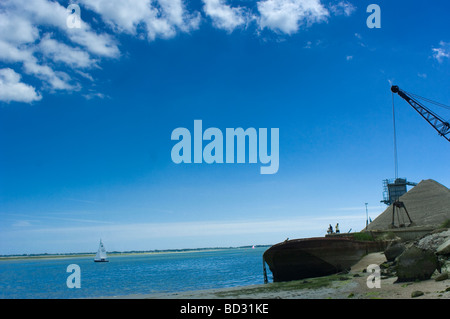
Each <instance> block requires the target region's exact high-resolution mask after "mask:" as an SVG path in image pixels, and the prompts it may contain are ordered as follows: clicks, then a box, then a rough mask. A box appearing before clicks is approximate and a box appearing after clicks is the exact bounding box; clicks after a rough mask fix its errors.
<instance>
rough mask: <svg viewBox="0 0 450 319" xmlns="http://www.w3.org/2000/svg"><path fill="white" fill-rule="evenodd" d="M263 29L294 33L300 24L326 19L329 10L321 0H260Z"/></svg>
mask: <svg viewBox="0 0 450 319" xmlns="http://www.w3.org/2000/svg"><path fill="white" fill-rule="evenodd" d="M257 5H258V11H259V13H260V18H259V25H260V27H261V28H262V29H264V28H268V29H271V30H273V31H277V32H283V33H286V34H293V33H295V32H297V31H298V30H299V28H300V26H303V25H306V26H310V25H312V24H313V23H317V22H323V21H326V20H327V18H328V16H329V12H328V10H327V9H326V8H325V7H324V6H323V5H322V4H321V3H320V0H263V1H260V2H258V4H257Z"/></svg>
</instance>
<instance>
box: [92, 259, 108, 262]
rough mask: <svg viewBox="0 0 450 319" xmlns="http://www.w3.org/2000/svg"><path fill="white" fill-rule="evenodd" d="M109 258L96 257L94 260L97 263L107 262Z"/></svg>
mask: <svg viewBox="0 0 450 319" xmlns="http://www.w3.org/2000/svg"><path fill="white" fill-rule="evenodd" d="M108 261H109V260H107V259H94V262H96V263H107V262H108Z"/></svg>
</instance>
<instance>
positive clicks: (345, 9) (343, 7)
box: [330, 1, 356, 17]
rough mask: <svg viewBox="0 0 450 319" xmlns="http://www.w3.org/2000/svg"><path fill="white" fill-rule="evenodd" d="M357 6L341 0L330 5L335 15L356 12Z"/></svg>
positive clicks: (347, 14) (346, 14)
mask: <svg viewBox="0 0 450 319" xmlns="http://www.w3.org/2000/svg"><path fill="white" fill-rule="evenodd" d="M355 10H356V7H355V6H354V5H353V4H351V3H350V2H348V1H340V2H339V3H337V4H332V5H330V11H331V12H332V13H333V14H335V15H345V16H346V17H348V16H350V15H352V13H353V12H355Z"/></svg>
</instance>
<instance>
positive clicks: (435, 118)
mask: <svg viewBox="0 0 450 319" xmlns="http://www.w3.org/2000/svg"><path fill="white" fill-rule="evenodd" d="M391 91H392V92H393V93H397V94H398V95H399V96H400V97H402V98H403V99H404V100H405V101H406V102H408V104H409V105H411V106H412V107H413V108H414V109H415V110H416V111H417V112H418V113H419V114H420V115H421V116H422V117H423V118H424V119H425V120H426V121H427V122H428V123H430V125H431V126H432V127H433V128H434V129H435V130H436V131H437V132H438V133H439V135H440V136H442V137H443V138H445V139H446V140H447V141H449V142H450V124H449V123H448V122H447V121H445V120H444V119H442V118H441V117H440V116H439V115H437V114H436V113H434V112H433V111H431V110H430V109H429V108H427V107H425V106H424V105H423V104H421V103H419V102H418V101H417V100H416V99H414V98H413V96H416V95H415V94H412V93H408V92H405V91H403V90H401V89H400V88H399V87H398V86H397V85H393V86H392V87H391ZM417 97H418V96H417ZM419 98H421V99H424V100H426V101H428V102H431V103H434V104H437V105H440V106H444V107H447V106H445V105H443V104H440V103H436V102H433V101H431V100H428V99H425V98H422V97H419Z"/></svg>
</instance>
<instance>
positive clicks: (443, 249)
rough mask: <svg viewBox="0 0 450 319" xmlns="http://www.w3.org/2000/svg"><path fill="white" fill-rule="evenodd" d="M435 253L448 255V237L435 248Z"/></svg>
mask: <svg viewBox="0 0 450 319" xmlns="http://www.w3.org/2000/svg"><path fill="white" fill-rule="evenodd" d="M436 253H437V254H439V255H449V254H450V239H447V241H445V242H443V243H442V244H441V245H440V246H439V247H438V248H437V249H436Z"/></svg>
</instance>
